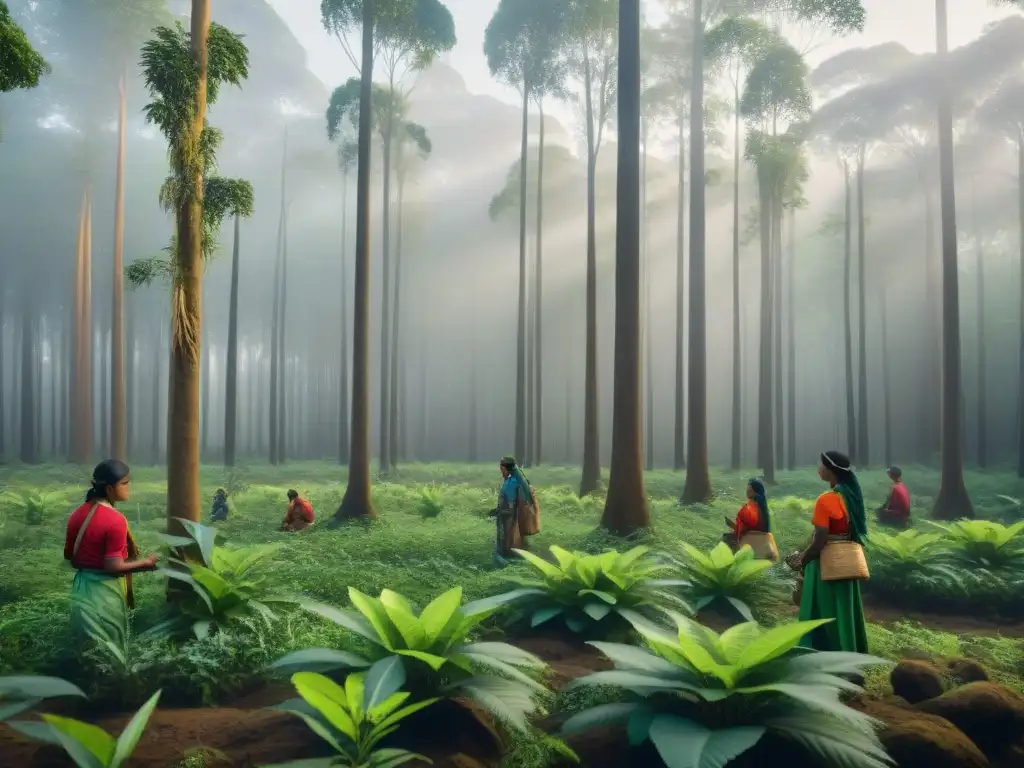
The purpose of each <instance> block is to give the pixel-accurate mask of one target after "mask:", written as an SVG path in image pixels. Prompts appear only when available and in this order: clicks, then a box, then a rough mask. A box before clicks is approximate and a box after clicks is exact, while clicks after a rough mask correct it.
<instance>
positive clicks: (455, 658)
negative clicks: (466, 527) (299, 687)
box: [272, 587, 548, 731]
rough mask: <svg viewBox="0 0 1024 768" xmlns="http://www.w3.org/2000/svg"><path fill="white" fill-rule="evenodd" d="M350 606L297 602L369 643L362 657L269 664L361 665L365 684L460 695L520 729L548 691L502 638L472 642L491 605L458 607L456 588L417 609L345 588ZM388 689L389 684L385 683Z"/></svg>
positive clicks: (396, 597)
mask: <svg viewBox="0 0 1024 768" xmlns="http://www.w3.org/2000/svg"><path fill="white" fill-rule="evenodd" d="M348 594H349V599H350V600H351V601H352V605H353V607H354V608H355V610H354V611H351V610H342V609H339V608H335V607H333V606H330V605H323V604H320V603H303V604H302V607H304V608H305V609H306V610H308V611H311V612H313V613H315V614H318V615H319V616H322V617H324V618H325V619H327V620H329V621H332V622H334V623H335V624H337V625H338V626H339V627H341V628H343V629H346V630H348V631H350V632H353V633H354V634H356V635H357V636H359V637H361V638H362V639H363V640H365V641H367V642H368V643H369V645H370V648H371V653H370V654H369V656H368V657H364V656H359V655H357V654H355V653H350V652H348V651H344V650H339V649H331V648H309V649H306V650H301V651H296V652H294V653H290V654H288V655H287V656H285V657H284V658H282V659H280V660H278V661H277V662H275V663H274V664H273V665H272V668H274V669H278V670H283V671H292V670H299V671H310V672H314V671H319V672H324V671H330V670H336V669H346V668H347V669H367V676H366V685H367V687H370V688H375V687H376V686H377V685H379V684H381V685H383V683H381V682H380V681H384V682H385V683H387V684H388V685H390V686H391V687H392V689H393V690H398V689H399V688H402V687H403V686H405V688H406V690H408V691H409V692H410V693H411V694H412V696H413V699H414V700H415V701H423V700H425V699H429V698H437V697H451V698H456V697H460V698H464V699H468V700H470V701H473V702H474V703H476V704H478V705H479V706H480V707H482V708H483V709H484V710H486V711H488V712H490V713H491V714H492V715H494V717H495V718H496V719H497V720H498V721H499V722H501V723H504V724H506V725H508V726H510V727H512V728H514V729H516V730H518V731H526V730H527V729H528V723H527V717H528V715H530V714H532V713H533V712H535V711H536V710H537V704H536V702H535V697H537V696H539V695H545V694H547V693H548V692H547V689H546V688H544V686H543V685H541V684H540V683H538V682H537V681H536V680H535V679H534V677H533V675H540V674H541V673H542V672H543V671H544V669H545V664H544V662H543V661H541V660H540V659H539V658H537V657H536V656H534V655H533V654H530V653H527V652H526V651H523V650H520V649H519V648H516V647H515V646H513V645H509V644H507V643H487V642H482V643H474V642H470V640H469V635H470V633H471V632H472V631H473V630H474V629H475V628H476V627H478V626H479V625H480V623H481V622H482V621H484V620H485V619H486V618H488V617H489V616H491V615H492V614H493V613H494V611H495V608H494V607H492V606H488V605H484V604H482V603H476V604H474V603H470V604H467V605H462V588H461V587H454V588H453V589H450V590H448V591H447V592H445V593H444V594H442V595H439V596H438V597H436V598H435V599H434V600H433V601H431V602H430V603H429V604H428V605H427V606H426V607H425V608H424V609H423V610H422V611H420V612H418V611H417V610H416V608H415V607H414V606H413V605H412V603H411V602H409V600H407V599H406V598H405V597H403V596H402V595H400V594H398V593H397V592H392V591H391V590H389V589H385V590H384V591H382V592H381V593H380V597H379V598H377V597H370V596H369V595H365V594H363V593H362V592H360V591H359V590H357V589H354V588H352V587H349V590H348ZM385 687H387V685H385Z"/></svg>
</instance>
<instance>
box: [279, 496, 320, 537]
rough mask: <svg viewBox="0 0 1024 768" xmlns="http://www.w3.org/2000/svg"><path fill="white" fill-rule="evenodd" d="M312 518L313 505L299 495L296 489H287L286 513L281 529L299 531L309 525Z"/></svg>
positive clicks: (313, 517) (314, 517)
mask: <svg viewBox="0 0 1024 768" xmlns="http://www.w3.org/2000/svg"><path fill="white" fill-rule="evenodd" d="M314 519H316V516H315V515H314V514H313V505H312V504H310V503H309V502H308V501H306V500H305V499H304V498H302V497H301V496H299V492H298V491H295V490H290V491H288V514H286V515H285V516H284V522H282V523H281V530H282V531H301V530H304V529H306V528H308V527H309V526H311V525H312V524H313V520H314Z"/></svg>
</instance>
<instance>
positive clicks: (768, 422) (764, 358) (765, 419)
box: [757, 168, 775, 483]
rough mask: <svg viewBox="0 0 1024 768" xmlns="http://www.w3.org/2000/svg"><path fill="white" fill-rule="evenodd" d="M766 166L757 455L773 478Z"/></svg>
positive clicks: (762, 175) (764, 176)
mask: <svg viewBox="0 0 1024 768" xmlns="http://www.w3.org/2000/svg"><path fill="white" fill-rule="evenodd" d="M768 173H769V171H768V170H767V169H760V168H759V169H758V192H759V211H760V220H761V222H760V223H761V238H760V239H761V349H760V360H759V365H758V378H759V381H758V388H757V391H758V398H757V455H758V463H759V464H760V465H761V472H762V473H763V474H764V479H765V481H766V482H769V483H774V482H775V457H774V455H773V452H774V450H775V443H774V440H773V439H772V426H773V424H772V359H773V355H772V341H773V339H772V300H771V294H772V207H773V204H774V200H773V194H772V186H771V180H770V179H769V178H768Z"/></svg>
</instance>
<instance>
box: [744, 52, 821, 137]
mask: <svg viewBox="0 0 1024 768" xmlns="http://www.w3.org/2000/svg"><path fill="white" fill-rule="evenodd" d="M807 74H808V69H807V63H806V62H805V61H804V57H803V56H801V55H800V52H799V51H797V50H796V49H795V48H794V47H793V46H792V45H790V44H789V43H788V42H786V41H785V40H781V39H776V40H774V41H772V42H771V43H769V44H768V45H767V46H766V48H765V50H764V53H763V55H762V56H761V57H760V58H759V59H758V61H757V63H756V64H754V66H753V67H751V68H750V72H749V73H748V74H747V81H746V84H745V86H744V89H743V97H742V98H741V99H740V114H742V115H743V117H745V118H746V119H748V120H752V121H756V122H759V123H760V124H761V125H762V126H764V129H765V130H774V126H775V125H776V124H788V123H793V122H799V121H802V120H806V119H807V118H808V117H809V116H810V114H811V91H810V89H809V88H808V86H807Z"/></svg>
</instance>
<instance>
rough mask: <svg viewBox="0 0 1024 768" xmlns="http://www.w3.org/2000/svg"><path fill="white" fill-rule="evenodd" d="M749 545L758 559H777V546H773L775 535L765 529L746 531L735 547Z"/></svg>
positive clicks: (739, 547) (775, 560)
mask: <svg viewBox="0 0 1024 768" xmlns="http://www.w3.org/2000/svg"><path fill="white" fill-rule="evenodd" d="M743 547H750V548H751V549H752V550H753V551H754V557H756V558H757V559H758V560H771V561H772V562H773V563H774V562H777V561H778V559H779V548H778V547H776V546H775V537H774V536H772V535H771V534H770V533H766V532H765V531H747V532H746V533H744V534H743V535H742V536H741V537H740V540H739V542H737V549H742V548H743Z"/></svg>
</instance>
